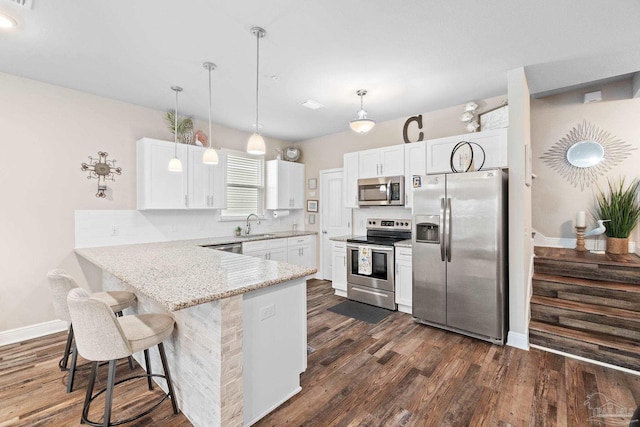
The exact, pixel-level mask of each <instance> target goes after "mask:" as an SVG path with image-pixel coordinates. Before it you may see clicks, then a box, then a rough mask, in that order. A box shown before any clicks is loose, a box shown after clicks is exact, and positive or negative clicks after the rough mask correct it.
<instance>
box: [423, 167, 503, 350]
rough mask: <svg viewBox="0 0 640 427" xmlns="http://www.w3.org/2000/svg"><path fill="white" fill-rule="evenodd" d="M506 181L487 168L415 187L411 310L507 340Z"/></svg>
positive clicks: (439, 323)
mask: <svg viewBox="0 0 640 427" xmlns="http://www.w3.org/2000/svg"><path fill="white" fill-rule="evenodd" d="M506 222H507V180H506V172H504V171H502V170H488V171H479V172H467V173H456V174H443V175H429V176H427V177H425V179H424V183H423V186H422V188H417V189H414V196H413V224H414V229H413V233H412V252H413V258H412V262H413V317H414V319H415V320H416V321H418V322H421V323H425V324H428V325H432V326H436V327H440V328H443V329H447V330H451V331H455V332H459V333H462V334H465V335H469V336H472V337H476V338H480V339H483V340H486V341H490V342H492V343H496V344H504V341H505V338H506V332H507V289H508V287H507V278H508V275H507V254H508V251H507V223H506Z"/></svg>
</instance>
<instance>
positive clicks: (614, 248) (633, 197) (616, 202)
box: [595, 178, 640, 254]
mask: <svg viewBox="0 0 640 427" xmlns="http://www.w3.org/2000/svg"><path fill="white" fill-rule="evenodd" d="M608 183H609V191H608V193H605V192H603V191H602V190H601V189H600V188H598V194H597V195H596V209H595V213H596V216H597V217H598V218H600V219H608V220H609V222H606V223H605V226H606V231H605V234H606V235H607V253H611V254H626V253H628V252H629V235H630V234H631V231H633V229H634V228H635V227H636V226H637V225H638V220H639V219H640V198H639V196H638V189H639V188H640V181H638V180H637V179H634V180H633V181H632V182H631V184H630V185H629V186H625V182H624V178H620V179H619V180H618V182H611V181H610V180H609V181H608Z"/></svg>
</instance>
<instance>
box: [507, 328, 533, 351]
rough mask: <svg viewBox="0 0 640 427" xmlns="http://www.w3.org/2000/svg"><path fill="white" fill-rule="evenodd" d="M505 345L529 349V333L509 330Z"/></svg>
mask: <svg viewBox="0 0 640 427" xmlns="http://www.w3.org/2000/svg"><path fill="white" fill-rule="evenodd" d="M507 345H508V346H511V347H515V348H519V349H522V350H527V351H529V334H521V333H519V332H513V331H509V333H508V334H507Z"/></svg>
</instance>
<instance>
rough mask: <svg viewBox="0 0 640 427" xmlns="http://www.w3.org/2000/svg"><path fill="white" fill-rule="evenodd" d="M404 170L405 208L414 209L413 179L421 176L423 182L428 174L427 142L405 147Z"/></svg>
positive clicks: (413, 143)
mask: <svg viewBox="0 0 640 427" xmlns="http://www.w3.org/2000/svg"><path fill="white" fill-rule="evenodd" d="M404 169H405V176H404V191H405V195H404V207H405V208H409V209H411V208H412V207H413V188H414V187H413V177H414V176H420V179H421V180H422V179H423V178H424V175H426V174H427V143H426V141H418V142H412V143H410V144H406V145H405V146H404ZM421 182H422V181H421Z"/></svg>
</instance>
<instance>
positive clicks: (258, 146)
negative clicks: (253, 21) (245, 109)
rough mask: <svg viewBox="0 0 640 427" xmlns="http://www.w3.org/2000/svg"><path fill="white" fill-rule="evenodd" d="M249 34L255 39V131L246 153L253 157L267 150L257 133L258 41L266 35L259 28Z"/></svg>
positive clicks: (258, 127) (258, 91) (258, 126)
mask: <svg viewBox="0 0 640 427" xmlns="http://www.w3.org/2000/svg"><path fill="white" fill-rule="evenodd" d="M251 34H253V35H254V36H255V37H256V131H255V132H254V133H253V135H251V136H250V137H249V141H248V142H247V153H249V154H255V155H263V154H264V153H265V152H266V151H267V149H266V146H265V143H264V138H262V135H260V132H258V129H260V124H259V123H260V122H259V121H258V119H259V115H258V113H259V110H260V109H259V102H258V101H259V98H258V95H259V93H260V84H259V80H260V39H261V38H263V37H264V36H266V35H267V32H266V31H265V30H264V29H263V28H260V27H253V28H252V29H251Z"/></svg>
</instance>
